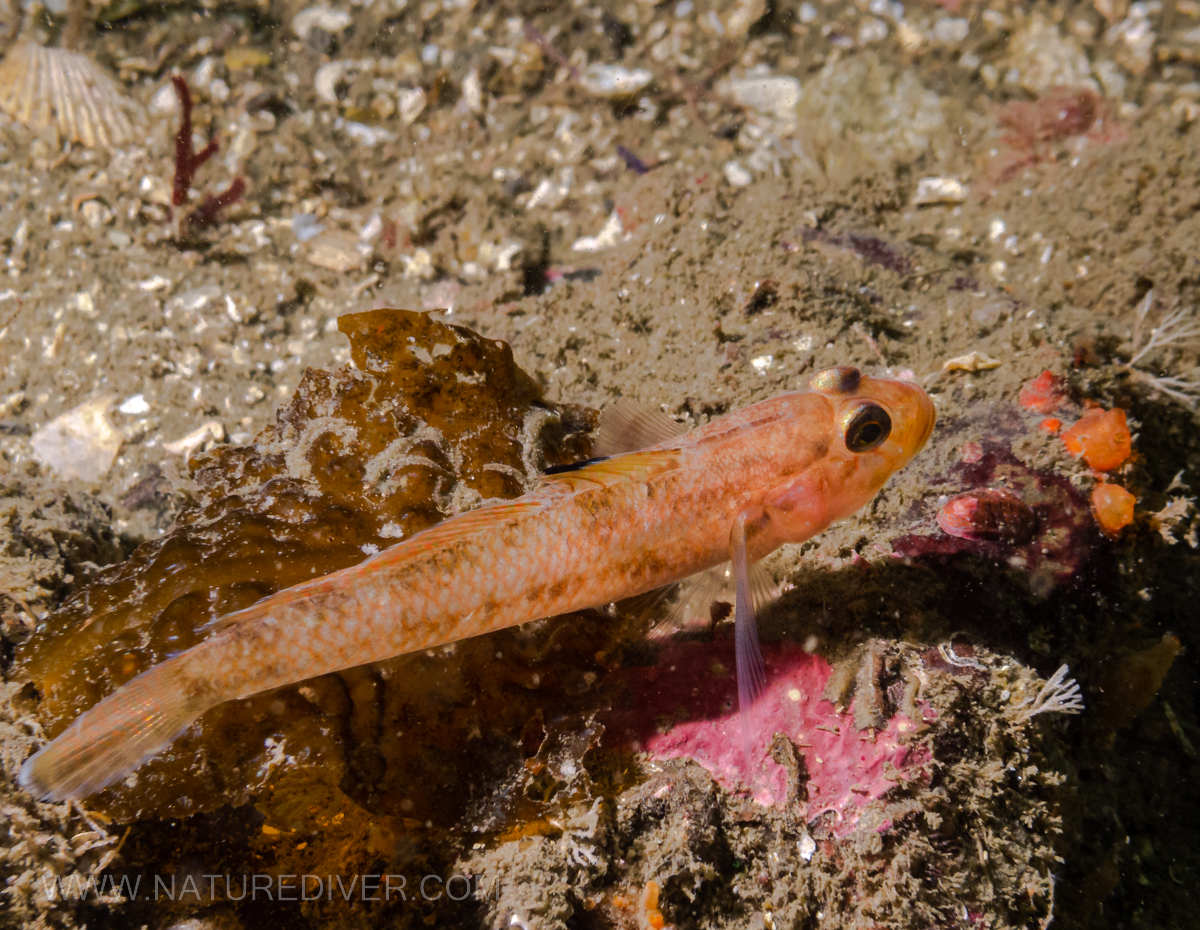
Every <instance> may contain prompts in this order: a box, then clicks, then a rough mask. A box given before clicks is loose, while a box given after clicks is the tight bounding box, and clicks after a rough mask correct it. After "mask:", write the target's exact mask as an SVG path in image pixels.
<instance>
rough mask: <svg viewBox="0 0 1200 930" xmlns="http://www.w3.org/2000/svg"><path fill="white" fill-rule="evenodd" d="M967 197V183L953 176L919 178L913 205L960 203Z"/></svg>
mask: <svg viewBox="0 0 1200 930" xmlns="http://www.w3.org/2000/svg"><path fill="white" fill-rule="evenodd" d="M966 199H967V185H965V184H963V182H962V181H959V180H956V179H954V178H921V180H919V181H918V182H917V193H916V195H915V196H914V197H913V205H914V206H917V207H927V206H930V205H932V204H937V203H962V202H963V201H965V200H966Z"/></svg>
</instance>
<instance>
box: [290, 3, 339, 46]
mask: <svg viewBox="0 0 1200 930" xmlns="http://www.w3.org/2000/svg"><path fill="white" fill-rule="evenodd" d="M350 22H351V19H350V14H349V13H347V12H346V11H345V10H329V9H325V8H324V7H309V8H308V9H307V10H301V11H300V12H299V13H297V14H296V15H295V16H294V17H292V31H293V32H294V33H296V35H297V36H299V37H300V38H301V39H303V40H304V41H306V42H307V41H308V36H309V33H311V32H312V31H313V28H314V27H315V28H318V29H323V30H324V31H325V32H328V33H329V34H330V35H337V34H338V33H339V32H341V31H342V30H343V29H345V28H346V27H347V26H349V25H350Z"/></svg>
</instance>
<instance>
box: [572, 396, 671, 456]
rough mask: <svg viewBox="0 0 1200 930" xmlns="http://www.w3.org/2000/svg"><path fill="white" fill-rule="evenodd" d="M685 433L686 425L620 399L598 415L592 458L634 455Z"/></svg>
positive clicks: (663, 414) (642, 405)
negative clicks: (623, 454)
mask: <svg viewBox="0 0 1200 930" xmlns="http://www.w3.org/2000/svg"><path fill="white" fill-rule="evenodd" d="M686 430H687V427H686V426H684V425H683V424H682V423H676V422H675V421H674V420H672V419H671V418H670V417H669V416H667V415H666V414H665V413H663V412H662V411H661V410H655V409H654V408H653V407H647V406H646V405H645V404H641V403H638V402H637V401H635V400H628V399H626V398H622V399H621V400H618V401H615V402H614V403H612V404H609V406H607V407H606V408H605V409H604V411H603V412H602V413H601V414H600V425H599V426H598V427H596V440H595V442H594V443H592V455H595V456H607V455H621V454H622V453H625V452H638V451H640V450H642V449H648V448H650V447H651V446H656V445H658V444H659V443H660V442H666V441H667V440H669V439H674V438H675V437H676V436H678V435H679V434H680V433H683V432H685V431H686Z"/></svg>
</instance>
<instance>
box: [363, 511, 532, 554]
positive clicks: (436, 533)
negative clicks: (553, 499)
mask: <svg viewBox="0 0 1200 930" xmlns="http://www.w3.org/2000/svg"><path fill="white" fill-rule="evenodd" d="M545 507H546V503H545V501H543V500H538V499H537V498H532V497H521V498H518V499H516V500H512V501H503V502H501V503H497V504H485V505H484V506H482V507H479V508H478V509H476V510H468V511H467V512H466V513H460V514H459V515H458V516H457V517H451V518H450V519H448V520H443V521H442V522H441V523H437V524H435V525H433V526H431V527H429V529H427V530H422V531H421V532H419V533H416V534H415V535H413V536H410V537H409V538H408V539H406V540H404V541H403V542H401V543H397V544H396V545H395V546H391V547H390V548H387V549H384V550H383V552H381V553H379V555H378V556H373V558H378V557H379V556H382V555H383V554H384V553H387V552H397V550H401V549H403V550H405V556H407V555H409V554H411V553H413V552H414V551H419V550H421V549H425V548H428V547H431V546H439V545H442V544H444V543H448V542H454V541H456V540H459V539H463V538H465V537H467V536H474V535H475V534H476V533H482V532H484V531H486V530H493V529H497V528H498V527H501V526H504V525H506V524H508V523H511V522H512V521H513V520H519V519H522V518H524V517H529V516H532V515H533V514H536V513H540V512H541V511H542V510H544V509H545Z"/></svg>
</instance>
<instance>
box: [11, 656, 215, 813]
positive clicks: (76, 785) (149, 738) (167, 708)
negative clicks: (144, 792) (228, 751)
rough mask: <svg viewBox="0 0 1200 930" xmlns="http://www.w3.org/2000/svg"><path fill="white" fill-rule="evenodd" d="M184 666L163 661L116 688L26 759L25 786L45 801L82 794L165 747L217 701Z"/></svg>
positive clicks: (21, 779) (21, 778) (22, 778)
mask: <svg viewBox="0 0 1200 930" xmlns="http://www.w3.org/2000/svg"><path fill="white" fill-rule="evenodd" d="M182 671H183V669H182V665H181V663H180V661H179V660H178V659H176V660H172V661H168V662H164V663H163V664H162V665H158V666H155V667H154V668H152V669H149V670H148V671H146V672H143V673H142V674H141V675H139V676H137V677H136V678H134V679H133V680H132V681H130V682H128V683H127V684H125V685H123V686H121V687H120V688H118V689H117V690H116V691H114V692H113V693H112V694H110V695H109V696H108V697H106V698H105V699H104V700H103V701H101V702H100V703H99V704H97V705H96V706H95V707H93V708H91V709H90V710H88V711H87V712H86V713H84V714H83V715H81V716H80V717H79V718H78V719H76V720H75V722H74V723H72V724H71V725H70V726H69V727H67V729H65V730H64V731H63V732H62V733H60V734H59V735H58V736H56V737H55V738H54V739H53V740H52V741H51V742H50V743H48V744H47V745H46V746H43V747H42V748H41V749H40V750H39V751H38V752H37V753H35V754H34V755H33V756H31V757H30V758H29V759H27V760H26V762H25V764H24V765H22V766H21V771H20V773H19V774H18V775H17V780H18V781H19V782H20V784H21V787H23V788H25V790H27V791H29V792H30V793H31V794H33V795H35V796H37V797H39V798H43V799H45V800H47V801H66V800H70V799H72V798H82V797H86V796H87V795H89V794H92V793H94V792H96V791H99V790H100V789H101V788H104V787H106V786H107V785H111V784H112V783H113V782H115V781H117V780H119V779H121V778H124V777H125V776H126V775H128V774H129V773H130V772H132V771H133V770H134V769H136V768H137V767H138V766H139V765H141V764H142V763H143V762H144V761H146V760H147V759H149V758H150V757H151V756H154V755H156V754H158V753H159V752H161V751H162V750H163V749H165V748H166V747H167V746H168V745H169V744H170V743H171V741H172V740H173V739H175V737H177V736H178V735H179V734H180V733H182V732H183V731H184V730H186V729H187V728H188V727H189V726H190V725H191V723H192V722H193V721H194V720H195V719H196V718H197V717H199V716H200V715H201V714H202V713H204V711H206V710H207V709H208V708H209V707H210V706H212V704H213V703H215V702H214V701H212V700H211V699H210V698H208V697H207V696H206V695H203V694H199V695H198V694H196V693H195V691H194V688H192V687H189V684H190V682H189V681H188V680H187V679H186V678H185V677H184V675H183V674H182Z"/></svg>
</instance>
